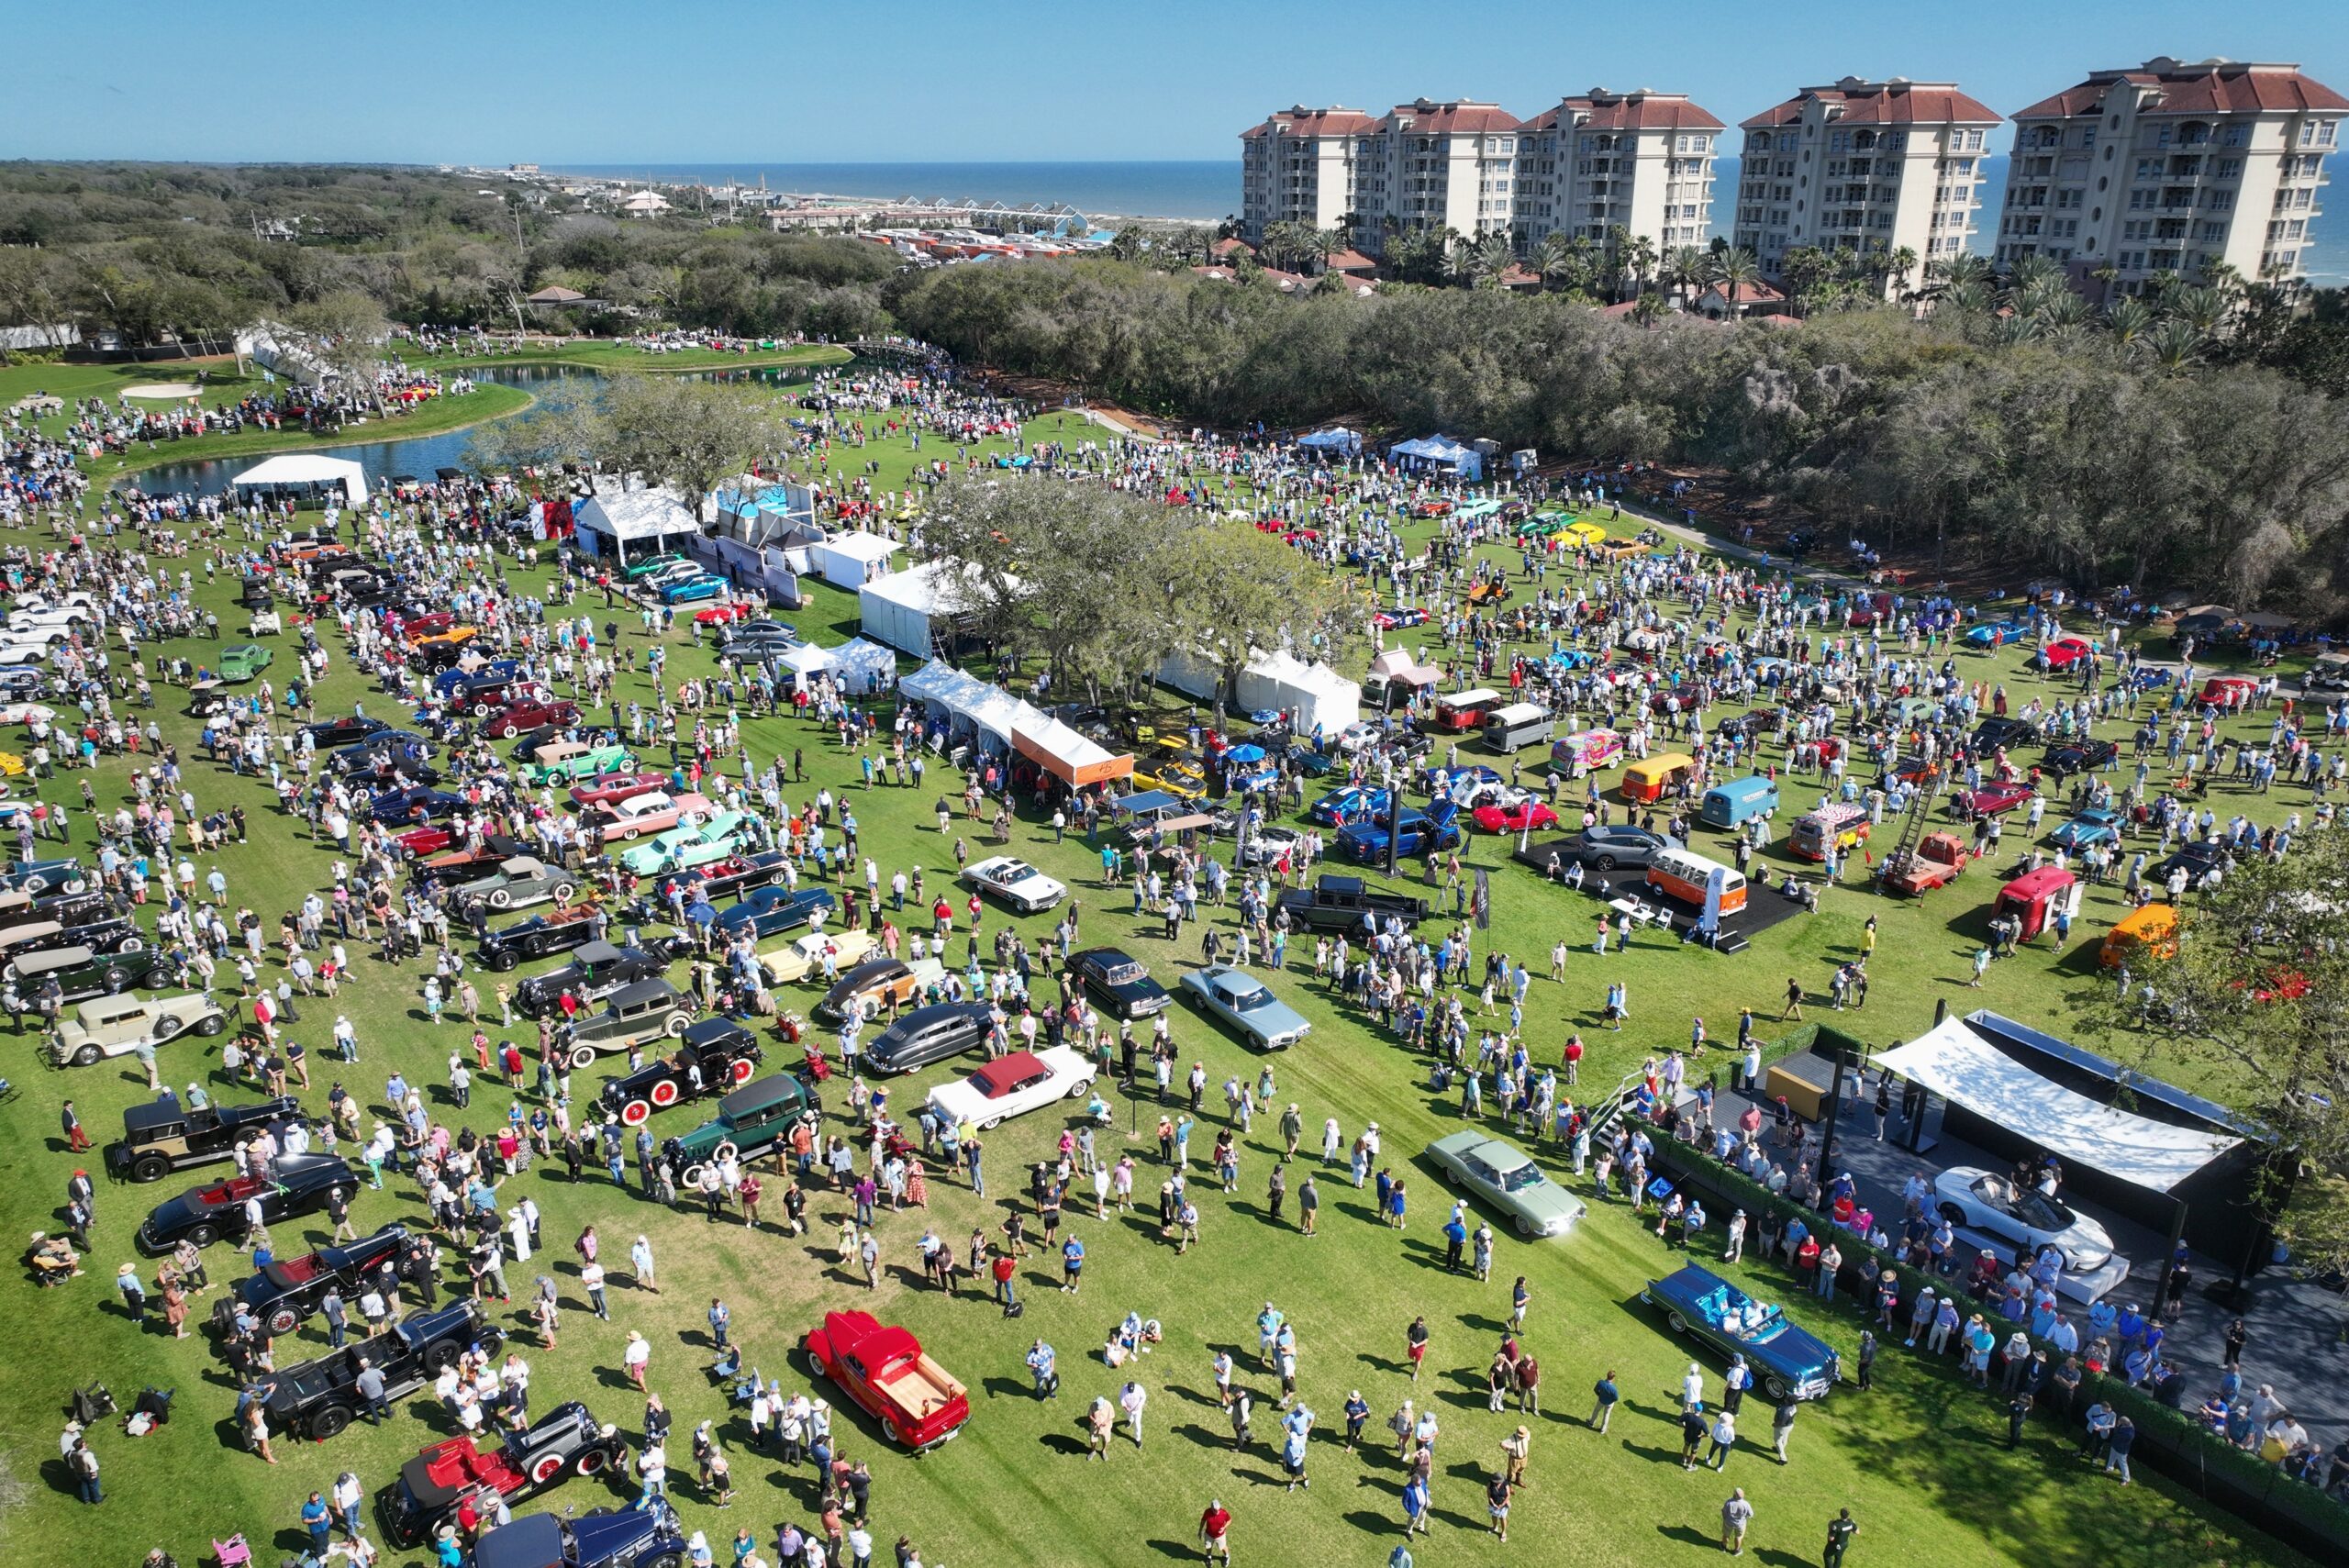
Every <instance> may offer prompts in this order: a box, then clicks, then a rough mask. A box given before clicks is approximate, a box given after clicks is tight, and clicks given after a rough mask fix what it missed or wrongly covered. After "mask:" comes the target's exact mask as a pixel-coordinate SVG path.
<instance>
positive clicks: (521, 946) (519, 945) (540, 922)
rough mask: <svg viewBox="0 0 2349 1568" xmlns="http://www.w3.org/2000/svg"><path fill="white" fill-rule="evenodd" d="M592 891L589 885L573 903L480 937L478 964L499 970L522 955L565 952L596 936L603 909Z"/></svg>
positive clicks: (507, 966)
mask: <svg viewBox="0 0 2349 1568" xmlns="http://www.w3.org/2000/svg"><path fill="white" fill-rule="evenodd" d="M593 892H594V890H593V889H590V890H589V894H590V896H588V897H587V898H585V899H583V900H582V901H581V902H579V903H577V904H572V905H567V906H564V907H562V908H559V909H550V910H548V911H547V912H546V913H544V914H542V915H532V916H529V917H527V918H524V919H520V920H517V921H515V922H514V924H512V925H510V926H501V927H499V928H498V929H495V930H494V931H492V932H490V933H489V935H488V936H486V937H484V938H483V939H482V944H481V962H482V967H483V968H484V969H492V970H495V971H497V972H499V973H504V972H506V971H507V970H509V969H513V968H515V967H517V966H518V965H519V964H520V963H521V962H522V961H523V960H525V959H537V958H544V957H546V956H547V955H548V954H550V953H558V952H569V951H571V950H572V949H573V948H576V947H584V946H585V945H586V944H587V943H589V942H592V941H596V940H598V938H597V937H596V931H597V930H598V929H600V928H601V926H602V923H603V922H602V919H601V917H602V915H603V911H602V910H601V909H600V908H598V907H597V906H596V901H595V898H594V896H593Z"/></svg>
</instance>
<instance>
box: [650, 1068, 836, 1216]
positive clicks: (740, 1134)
mask: <svg viewBox="0 0 2349 1568" xmlns="http://www.w3.org/2000/svg"><path fill="white" fill-rule="evenodd" d="M821 1114H822V1113H821V1111H820V1110H819V1109H818V1106H817V1102H816V1095H815V1093H814V1091H813V1090H811V1089H809V1088H808V1087H807V1085H806V1084H802V1083H801V1082H800V1081H799V1080H798V1079H796V1078H794V1077H791V1076H789V1075H787V1074H784V1073H778V1074H776V1075H775V1076H774V1077H772V1078H762V1079H760V1080H758V1081H757V1082H756V1083H753V1084H744V1085H742V1087H740V1088H739V1089H737V1090H735V1091H734V1092H733V1093H732V1094H730V1095H727V1096H726V1097H725V1098H724V1099H722V1100H720V1101H718V1114H717V1115H716V1116H715V1117H712V1118H710V1119H709V1120H707V1121H706V1122H704V1123H702V1124H701V1125H700V1126H699V1127H697V1128H695V1129H693V1130H692V1131H691V1132H681V1133H679V1134H678V1135H677V1136H676V1137H674V1138H672V1139H670V1140H667V1141H666V1142H664V1143H662V1145H661V1152H662V1156H663V1157H664V1158H665V1159H666V1160H667V1161H668V1162H669V1168H670V1169H671V1170H672V1171H674V1172H675V1173H676V1174H677V1184H678V1185H679V1186H680V1187H683V1188H685V1189H687V1190H691V1189H692V1188H694V1187H696V1186H698V1185H699V1184H700V1183H701V1173H702V1167H703V1165H704V1164H705V1163H706V1162H708V1161H711V1160H723V1159H724V1158H726V1157H727V1156H728V1155H729V1154H731V1155H734V1156H735V1157H736V1158H738V1159H740V1161H741V1162H742V1163H744V1164H745V1165H748V1164H749V1163H751V1162H752V1161H754V1160H756V1159H758V1158H759V1157H760V1156H761V1155H763V1154H769V1153H772V1152H774V1151H776V1150H778V1149H783V1148H786V1147H788V1146H789V1144H790V1142H791V1129H793V1128H795V1127H797V1126H798V1125H799V1124H800V1123H802V1122H805V1123H807V1125H808V1126H809V1127H810V1128H813V1127H814V1126H815V1125H816V1124H817V1122H818V1119H819V1118H820V1117H821Z"/></svg>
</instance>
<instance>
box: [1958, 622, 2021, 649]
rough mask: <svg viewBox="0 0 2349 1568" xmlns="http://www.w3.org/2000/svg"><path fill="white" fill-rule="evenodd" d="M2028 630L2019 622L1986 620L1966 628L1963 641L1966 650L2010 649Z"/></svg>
mask: <svg viewBox="0 0 2349 1568" xmlns="http://www.w3.org/2000/svg"><path fill="white" fill-rule="evenodd" d="M2030 630H2031V628H2029V627H2028V626H2025V625H2024V624H2023V623H2022V622H2021V621H2019V620H2010V619H2001V620H1986V621H1980V622H1977V623H1976V624H1975V625H1973V626H1969V627H1967V628H1965V639H1964V640H1965V645H1966V646H1967V647H1968V648H1991V647H1998V648H2011V647H2013V646H2014V645H2015V644H2016V643H2018V642H2020V641H2021V640H2022V639H2023V638H2024V637H2025V636H2026V635H2028V634H2029V632H2030Z"/></svg>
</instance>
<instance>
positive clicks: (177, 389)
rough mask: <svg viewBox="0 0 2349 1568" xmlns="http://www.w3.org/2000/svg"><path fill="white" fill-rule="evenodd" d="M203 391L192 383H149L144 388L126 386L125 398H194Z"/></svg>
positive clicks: (123, 391) (123, 393)
mask: <svg viewBox="0 0 2349 1568" xmlns="http://www.w3.org/2000/svg"><path fill="white" fill-rule="evenodd" d="M203 390H204V389H203V388H202V387H200V386H197V385H196V384H195V383H193V382H186V381H150V382H149V383H148V384H146V385H144V386H126V387H124V388H123V389H122V395H124V396H125V397H194V396H195V395H197V394H198V393H200V392H202V391H203Z"/></svg>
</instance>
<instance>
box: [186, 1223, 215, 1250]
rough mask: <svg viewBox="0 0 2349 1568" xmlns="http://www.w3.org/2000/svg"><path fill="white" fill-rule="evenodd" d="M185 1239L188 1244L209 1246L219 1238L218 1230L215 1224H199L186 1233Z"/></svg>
mask: <svg viewBox="0 0 2349 1568" xmlns="http://www.w3.org/2000/svg"><path fill="white" fill-rule="evenodd" d="M187 1239H188V1244H189V1245H190V1246H194V1247H209V1246H211V1245H212V1243H213V1242H215V1241H217V1240H220V1231H219V1229H218V1228H217V1227H216V1226H211V1225H199V1226H197V1227H195V1229H192V1230H190V1231H189V1232H188V1233H187Z"/></svg>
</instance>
